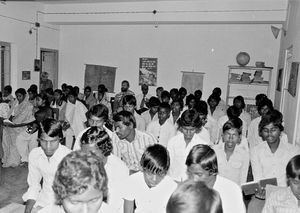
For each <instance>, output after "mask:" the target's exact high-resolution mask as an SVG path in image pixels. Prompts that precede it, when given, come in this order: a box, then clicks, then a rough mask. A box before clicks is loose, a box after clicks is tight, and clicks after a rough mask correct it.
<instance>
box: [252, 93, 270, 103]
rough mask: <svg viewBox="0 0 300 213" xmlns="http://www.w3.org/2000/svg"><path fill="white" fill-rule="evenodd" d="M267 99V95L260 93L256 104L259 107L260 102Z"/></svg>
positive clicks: (256, 97) (256, 98)
mask: <svg viewBox="0 0 300 213" xmlns="http://www.w3.org/2000/svg"><path fill="white" fill-rule="evenodd" d="M265 98H268V97H267V96H266V94H263V93H260V94H258V95H256V96H255V103H256V106H258V104H259V102H260V101H262V100H263V99H265Z"/></svg>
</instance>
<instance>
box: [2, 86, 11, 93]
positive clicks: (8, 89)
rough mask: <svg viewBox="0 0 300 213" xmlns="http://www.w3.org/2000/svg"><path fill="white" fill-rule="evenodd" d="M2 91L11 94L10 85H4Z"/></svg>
mask: <svg viewBox="0 0 300 213" xmlns="http://www.w3.org/2000/svg"><path fill="white" fill-rule="evenodd" d="M3 90H6V91H7V92H8V93H9V94H11V93H12V87H11V86H10V85H6V86H5V87H4V88H3Z"/></svg>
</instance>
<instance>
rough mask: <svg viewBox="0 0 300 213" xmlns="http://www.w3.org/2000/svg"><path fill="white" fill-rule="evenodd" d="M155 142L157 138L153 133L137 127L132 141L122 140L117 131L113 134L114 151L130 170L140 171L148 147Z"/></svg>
mask: <svg viewBox="0 0 300 213" xmlns="http://www.w3.org/2000/svg"><path fill="white" fill-rule="evenodd" d="M155 143H156V139H155V138H154V136H153V135H150V134H148V133H145V132H141V131H139V130H137V129H135V138H134V140H133V141H132V142H129V141H127V140H126V139H123V140H120V139H119V137H118V136H117V135H116V134H115V133H113V135H112V144H113V153H114V154H115V155H116V156H118V157H119V158H121V159H122V160H123V161H124V162H125V163H126V165H127V167H128V168H129V169H130V170H134V171H139V169H140V160H141V157H142V155H143V153H144V151H145V150H146V148H147V147H148V146H150V145H153V144H155Z"/></svg>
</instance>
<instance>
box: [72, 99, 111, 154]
mask: <svg viewBox="0 0 300 213" xmlns="http://www.w3.org/2000/svg"><path fill="white" fill-rule="evenodd" d="M86 117H87V120H88V128H86V129H84V130H83V131H81V132H80V133H79V134H78V135H77V137H76V140H75V143H74V146H73V150H79V149H80V140H81V136H82V134H83V133H85V132H86V131H87V130H88V129H90V128H91V127H94V126H95V127H98V128H100V129H103V130H105V131H106V132H107V134H108V135H109V137H110V138H111V137H112V134H113V133H112V131H110V130H109V129H108V128H107V127H106V126H105V124H106V122H107V121H108V117H109V110H108V108H107V107H106V106H105V105H104V104H97V105H95V106H93V107H91V108H90V109H89V111H88V112H87V113H86Z"/></svg>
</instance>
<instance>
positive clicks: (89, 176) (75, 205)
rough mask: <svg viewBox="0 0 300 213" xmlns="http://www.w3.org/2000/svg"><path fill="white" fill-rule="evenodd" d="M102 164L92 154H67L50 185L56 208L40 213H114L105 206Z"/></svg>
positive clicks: (105, 185) (104, 175)
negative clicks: (51, 185)
mask: <svg viewBox="0 0 300 213" xmlns="http://www.w3.org/2000/svg"><path fill="white" fill-rule="evenodd" d="M102 162H103V159H101V157H100V155H98V154H96V153H94V152H82V151H74V152H71V153H70V154H68V155H67V156H66V157H65V158H64V159H63V160H62V161H61V163H60V164H59V166H58V168H57V171H56V174H55V179H54V182H53V187H52V188H53V191H54V193H55V197H56V204H57V205H49V206H47V207H45V208H44V209H42V210H41V211H39V212H40V213H113V212H114V211H112V210H111V209H110V208H109V206H108V205H107V204H106V203H105V202H106V200H107V193H108V188H107V181H108V180H107V176H106V172H105V170H104V166H103V163H102ZM103 201H104V202H103Z"/></svg>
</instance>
